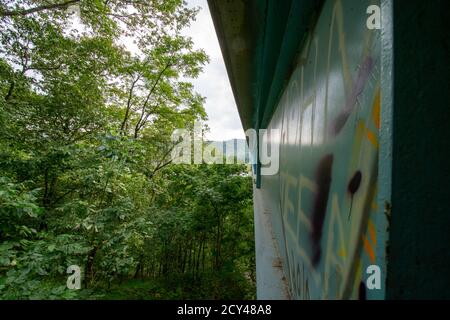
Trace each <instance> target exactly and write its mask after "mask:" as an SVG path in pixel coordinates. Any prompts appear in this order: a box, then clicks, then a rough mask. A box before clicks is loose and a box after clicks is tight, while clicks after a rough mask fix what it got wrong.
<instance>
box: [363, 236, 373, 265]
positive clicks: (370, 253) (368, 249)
mask: <svg viewBox="0 0 450 320" xmlns="http://www.w3.org/2000/svg"><path fill="white" fill-rule="evenodd" d="M363 244H364V250H365V251H366V253H367V255H368V256H369V258H370V262H371V263H375V252H374V251H373V248H372V246H371V245H370V242H369V240H367V237H366V236H363Z"/></svg>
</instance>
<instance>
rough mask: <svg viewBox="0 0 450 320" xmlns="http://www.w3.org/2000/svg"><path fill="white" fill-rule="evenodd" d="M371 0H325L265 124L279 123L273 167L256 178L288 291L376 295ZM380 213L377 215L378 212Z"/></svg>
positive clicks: (378, 232)
mask: <svg viewBox="0 0 450 320" xmlns="http://www.w3.org/2000/svg"><path fill="white" fill-rule="evenodd" d="M372 4H379V3H377V1H352V0H336V1H326V2H325V5H324V7H323V9H322V12H321V15H320V17H319V19H318V22H317V24H316V27H315V29H314V32H313V33H312V34H311V35H310V38H309V39H308V40H307V41H306V43H305V45H304V47H303V53H302V55H301V57H300V59H299V64H298V66H297V67H296V69H295V71H294V72H293V74H292V76H291V79H290V81H289V83H288V85H287V87H286V90H285V92H284V95H283V97H282V98H281V100H280V104H279V106H278V108H277V110H276V112H275V114H274V116H273V118H272V120H271V123H270V125H269V128H272V129H281V135H280V136H279V137H278V138H273V139H277V140H278V141H276V143H278V144H279V145H280V173H279V175H278V176H275V177H263V181H262V182H263V183H262V187H263V189H266V191H267V190H269V191H270V192H269V194H270V197H269V198H268V199H266V200H265V201H277V202H278V203H279V212H278V213H276V212H275V213H273V215H272V224H273V226H274V230H275V234H276V238H277V240H278V247H279V249H280V254H281V256H282V260H283V262H284V264H283V268H284V272H285V274H286V278H287V281H288V283H289V286H290V291H291V294H292V297H293V298H296V299H308V298H313V299H317V298H323V299H335V298H361V299H364V298H366V297H368V298H382V297H383V295H384V290H383V289H384V288H382V289H381V290H376V291H371V292H368V289H367V288H366V286H365V279H366V278H367V275H366V274H365V270H366V267H367V266H369V265H373V264H377V265H380V267H381V268H382V269H384V266H383V264H384V233H385V232H386V230H383V228H381V226H382V225H383V224H382V223H381V221H382V220H383V219H385V217H384V216H383V213H382V211H380V210H379V205H378V204H377V176H378V150H379V141H378V131H379V128H380V99H381V98H380V96H381V93H380V47H379V42H380V39H379V37H380V31H378V30H369V29H367V27H366V9H367V7H368V6H369V5H372ZM380 212H381V213H380Z"/></svg>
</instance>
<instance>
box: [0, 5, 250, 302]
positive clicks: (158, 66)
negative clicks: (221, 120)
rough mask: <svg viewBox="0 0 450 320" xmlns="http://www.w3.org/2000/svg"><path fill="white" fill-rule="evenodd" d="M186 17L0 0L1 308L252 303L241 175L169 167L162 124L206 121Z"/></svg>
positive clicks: (223, 169) (181, 10)
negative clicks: (78, 280) (19, 304)
mask: <svg viewBox="0 0 450 320" xmlns="http://www.w3.org/2000/svg"><path fill="white" fill-rule="evenodd" d="M197 11H198V9H192V8H189V7H188V6H187V5H186V3H185V2H184V1H182V0H135V1H126V0H107V1H105V0H78V1H77V0H72V1H68V0H51V1H50V0H46V1H41V0H22V1H18V0H17V1H16V0H6V1H1V2H0V298H3V299H60V298H63V299H75V298H76V299H83V298H89V299H95V298H145V299H161V298H235V299H237V298H252V297H253V296H254V282H255V275H254V247H253V225H252V210H251V208H252V204H251V179H250V177H249V176H248V174H247V168H246V167H245V166H241V165H222V166H211V165H195V166H186V165H172V164H171V157H170V155H171V151H172V149H173V147H174V142H172V141H171V133H172V132H173V130H174V129H175V128H191V127H192V126H193V122H194V121H195V120H202V119H203V120H204V119H206V113H205V111H204V108H203V102H204V98H203V97H202V96H201V95H199V94H198V93H196V92H195V91H194V89H193V85H192V84H191V83H190V82H189V79H191V78H195V77H197V76H198V75H199V73H200V72H202V67H203V66H204V64H205V63H207V62H208V57H207V56H206V54H205V53H204V51H203V50H198V49H195V48H194V46H193V42H192V40H191V39H190V38H189V37H186V36H184V35H183V30H184V29H185V28H186V27H188V26H189V24H190V22H191V21H192V20H193V19H195V15H196V13H197ZM130 42H132V43H134V45H133V47H134V49H133V50H131V51H130V49H129V47H130V46H126V45H125V43H130ZM70 265H79V266H81V268H82V270H83V289H82V290H79V291H71V290H68V289H67V288H66V279H67V278H66V277H67V274H66V268H67V267H68V266H70Z"/></svg>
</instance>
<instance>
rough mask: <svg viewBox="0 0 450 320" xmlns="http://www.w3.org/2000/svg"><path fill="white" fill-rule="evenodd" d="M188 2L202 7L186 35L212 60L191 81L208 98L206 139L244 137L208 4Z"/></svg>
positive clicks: (197, 1)
mask: <svg viewBox="0 0 450 320" xmlns="http://www.w3.org/2000/svg"><path fill="white" fill-rule="evenodd" d="M188 4H189V6H199V7H201V8H202V10H201V11H200V12H199V13H198V15H197V19H196V21H194V22H193V23H192V25H191V27H190V29H189V30H188V31H187V35H189V36H190V37H192V39H193V41H194V43H195V46H196V47H197V48H202V49H204V50H205V51H206V53H207V54H208V56H209V58H210V63H209V64H208V65H207V66H205V68H204V72H203V73H202V74H201V75H200V76H199V78H198V79H194V80H193V81H192V82H193V84H194V86H195V89H196V91H197V92H199V93H200V94H201V95H202V96H204V97H206V104H205V109H206V112H207V113H208V117H209V120H208V122H207V124H208V126H209V128H210V133H209V134H207V138H208V139H209V140H217V141H220V140H229V139H233V138H238V139H244V138H245V134H244V130H243V129H242V125H241V120H240V118H239V114H238V111H237V107H236V103H235V100H234V96H233V93H232V90H231V86H230V82H229V80H228V75H227V71H226V68H225V63H224V61H223V57H222V52H221V51H220V46H219V41H218V40H217V36H216V32H215V29H214V24H213V21H212V19H211V15H210V12H209V8H208V4H207V3H206V0H189V1H188Z"/></svg>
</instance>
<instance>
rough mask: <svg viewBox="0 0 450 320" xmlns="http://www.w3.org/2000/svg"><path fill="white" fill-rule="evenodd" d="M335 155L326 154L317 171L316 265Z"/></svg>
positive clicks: (314, 216) (315, 210) (315, 203)
mask: <svg viewBox="0 0 450 320" xmlns="http://www.w3.org/2000/svg"><path fill="white" fill-rule="evenodd" d="M333 159H334V157H333V155H332V154H329V155H326V156H325V157H324V158H322V160H321V161H320V163H319V165H318V167H317V171H316V183H317V187H318V189H317V194H316V197H315V199H314V207H313V211H312V231H311V240H312V250H313V257H312V263H313V265H314V266H316V265H317V264H318V263H319V261H320V257H321V248H320V240H321V239H322V229H323V223H324V221H325V214H326V211H327V204H328V197H329V193H330V186H331V175H332V169H333Z"/></svg>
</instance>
